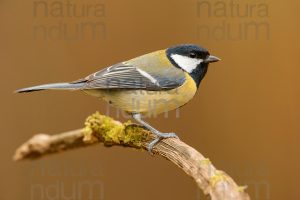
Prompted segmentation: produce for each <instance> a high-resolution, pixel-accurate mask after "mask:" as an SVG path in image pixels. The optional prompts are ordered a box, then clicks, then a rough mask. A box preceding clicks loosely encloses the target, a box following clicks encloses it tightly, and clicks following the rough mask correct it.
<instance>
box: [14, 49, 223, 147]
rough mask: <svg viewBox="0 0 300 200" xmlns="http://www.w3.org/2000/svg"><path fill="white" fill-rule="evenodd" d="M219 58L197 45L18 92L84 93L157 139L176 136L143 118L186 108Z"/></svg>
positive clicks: (154, 53)
mask: <svg viewBox="0 0 300 200" xmlns="http://www.w3.org/2000/svg"><path fill="white" fill-rule="evenodd" d="M219 60H220V59H219V58H217V57H215V56H212V55H210V53H209V52H208V50H206V49H205V48H203V47H200V46H197V45H194V44H183V45H177V46H173V47H170V48H167V49H164V50H159V51H155V52H152V53H149V54H145V55H142V56H139V57H136V58H133V59H131V60H128V61H125V62H121V63H118V64H115V65H112V66H110V67H107V68H105V69H102V70H100V71H98V72H96V73H93V74H91V75H89V76H87V77H86V78H83V79H79V80H77V81H73V82H69V83H53V84H45V85H39V86H34V87H29V88H24V89H20V90H17V91H16V92H18V93H23V92H33V91H39V90H82V91H84V92H86V93H87V94H89V95H92V96H95V97H97V98H100V99H103V100H105V101H106V102H108V103H109V104H112V105H113V106H115V107H117V108H119V109H121V110H123V111H126V112H127V113H129V114H131V115H132V117H133V118H134V119H135V120H136V121H137V122H139V123H140V124H141V125H143V126H144V127H145V128H147V129H148V130H150V131H151V132H152V133H153V134H155V135H156V136H157V137H156V139H154V140H153V141H151V143H150V144H149V146H148V150H149V151H150V152H151V150H152V148H153V146H154V145H155V144H156V143H157V142H158V141H160V140H161V139H163V138H169V137H177V135H176V134H175V133H162V132H160V131H158V130H156V129H155V128H153V127H152V126H150V125H149V124H148V123H147V122H145V121H144V120H142V116H151V115H152V116H153V115H157V114H160V113H162V112H167V111H170V110H174V109H176V108H179V107H181V106H183V105H185V104H186V103H187V102H188V101H190V100H191V99H192V98H193V96H194V95H195V93H196V91H197V89H198V88H199V85H200V82H201V80H202V79H203V78H204V76H205V74H206V72H207V69H208V65H209V63H212V62H217V61H219Z"/></svg>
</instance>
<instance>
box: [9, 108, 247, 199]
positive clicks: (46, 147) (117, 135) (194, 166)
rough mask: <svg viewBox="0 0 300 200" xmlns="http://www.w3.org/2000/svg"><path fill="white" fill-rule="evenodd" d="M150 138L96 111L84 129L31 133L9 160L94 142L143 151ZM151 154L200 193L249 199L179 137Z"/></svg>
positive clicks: (162, 143)
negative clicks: (191, 182) (179, 171)
mask: <svg viewBox="0 0 300 200" xmlns="http://www.w3.org/2000/svg"><path fill="white" fill-rule="evenodd" d="M154 138H155V136H154V135H153V134H152V133H151V132H149V131H148V130H146V129H144V128H143V127H141V126H139V125H136V124H132V123H130V122H126V123H121V122H119V121H116V120H114V119H111V118H109V117H107V116H104V115H101V114H99V113H98V112H97V113H95V114H93V115H91V116H90V117H88V118H87V120H86V122H85V128H84V129H78V130H73V131H69V132H65V133H61V134H58V135H51V136H50V135H47V134H38V135H35V136H33V137H32V138H31V139H30V140H28V141H27V142H25V143H24V144H23V145H22V146H21V147H19V148H18V149H17V150H16V152H15V155H14V157H13V159H14V160H15V161H19V160H24V159H35V158H40V157H42V156H45V155H48V154H53V153H60V152H62V151H65V150H69V149H75V148H80V147H86V146H90V145H94V144H98V143H104V145H106V146H114V145H119V146H125V147H131V148H136V149H144V150H146V149H147V146H148V144H149V142H150V141H151V140H153V139H154ZM153 154H154V155H160V156H162V157H164V158H166V159H167V160H169V161H171V162H173V163H174V164H175V165H177V166H178V167H179V168H180V169H182V170H183V171H184V172H185V173H186V174H187V175H189V176H190V177H192V178H193V179H194V180H195V181H196V183H197V185H198V187H199V188H200V189H201V190H202V191H203V192H204V194H206V195H209V196H210V197H211V199H212V200H250V198H249V196H248V194H247V193H245V192H244V189H245V187H239V186H238V185H237V184H236V183H235V182H234V180H233V179H232V178H231V177H229V176H228V175H227V174H226V173H225V172H223V171H220V170H217V169H216V168H215V167H214V166H213V164H212V163H211V162H210V160H209V159H208V158H205V157H204V156H203V155H202V154H200V153H199V152H198V151H196V150H195V149H194V148H192V147H190V146H189V145H187V144H185V143H184V142H182V141H181V140H179V139H176V138H168V139H163V140H161V141H160V142H159V143H158V144H157V145H155V147H154V148H153Z"/></svg>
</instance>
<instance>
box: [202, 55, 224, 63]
mask: <svg viewBox="0 0 300 200" xmlns="http://www.w3.org/2000/svg"><path fill="white" fill-rule="evenodd" d="M220 60H221V59H220V58H218V57H216V56H212V55H210V56H208V58H206V59H205V60H204V62H206V63H212V62H218V61H220Z"/></svg>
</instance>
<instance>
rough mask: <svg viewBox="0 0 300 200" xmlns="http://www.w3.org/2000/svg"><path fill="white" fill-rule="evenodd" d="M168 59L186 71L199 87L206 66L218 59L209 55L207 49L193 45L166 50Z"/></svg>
mask: <svg viewBox="0 0 300 200" xmlns="http://www.w3.org/2000/svg"><path fill="white" fill-rule="evenodd" d="M166 52H167V57H168V59H169V60H170V61H171V62H172V64H173V65H175V66H176V67H178V68H180V69H182V70H184V71H186V72H187V73H189V74H190V76H191V77H192V78H193V79H194V81H195V82H196V85H197V86H199V84H200V82H201V80H202V79H203V78H204V76H205V74H206V72H207V68H208V64H209V63H211V62H217V61H219V60H220V59H219V58H217V57H215V56H212V55H210V54H209V52H208V50H207V49H204V48H203V47H200V46H197V45H194V44H183V45H178V46H174V47H170V48H168V49H167V50H166Z"/></svg>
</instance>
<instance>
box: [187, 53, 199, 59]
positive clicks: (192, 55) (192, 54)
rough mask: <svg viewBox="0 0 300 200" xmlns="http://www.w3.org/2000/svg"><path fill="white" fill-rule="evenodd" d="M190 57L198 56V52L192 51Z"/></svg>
mask: <svg viewBox="0 0 300 200" xmlns="http://www.w3.org/2000/svg"><path fill="white" fill-rule="evenodd" d="M189 57H190V58H196V57H197V54H196V53H194V52H191V53H190V55H189Z"/></svg>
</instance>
